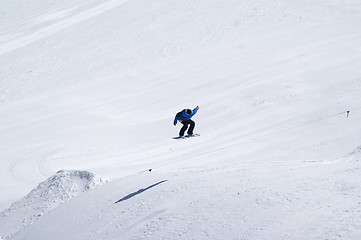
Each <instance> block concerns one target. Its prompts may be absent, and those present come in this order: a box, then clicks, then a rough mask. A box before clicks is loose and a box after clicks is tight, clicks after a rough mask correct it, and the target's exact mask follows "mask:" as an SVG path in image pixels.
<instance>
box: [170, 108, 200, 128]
mask: <svg viewBox="0 0 361 240" xmlns="http://www.w3.org/2000/svg"><path fill="white" fill-rule="evenodd" d="M197 111H198V108H195V109H193V111H192V113H191V114H190V115H188V114H186V109H183V111H181V112H179V113H177V115H175V118H174V121H173V124H174V125H175V124H177V121H187V120H189V119H191V117H193V116H194V114H196V113H197Z"/></svg>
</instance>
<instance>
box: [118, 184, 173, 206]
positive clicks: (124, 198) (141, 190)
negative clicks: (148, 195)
mask: <svg viewBox="0 0 361 240" xmlns="http://www.w3.org/2000/svg"><path fill="white" fill-rule="evenodd" d="M166 181H168V180H163V181H160V182H158V183H155V184H153V185H150V186H149V187H147V188H142V189H139V190H138V191H136V192H133V193H131V194H129V195H127V196H125V197H123V198H122V199H119V200H118V201H116V202H115V203H114V204H117V203H120V202H123V201H125V200H128V199H129V198H132V197H134V196H136V195H138V194H141V193H142V192H144V191H147V190H149V189H151V188H152V187H155V186H157V185H159V184H161V183H164V182H166Z"/></svg>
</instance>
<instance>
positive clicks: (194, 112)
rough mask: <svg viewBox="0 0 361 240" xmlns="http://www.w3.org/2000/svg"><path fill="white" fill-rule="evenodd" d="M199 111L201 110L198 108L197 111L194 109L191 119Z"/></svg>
mask: <svg viewBox="0 0 361 240" xmlns="http://www.w3.org/2000/svg"><path fill="white" fill-rule="evenodd" d="M198 110H199V107H198V106H197V107H196V108H195V109H193V111H192V115H191V117H193V116H194V115H195V114H196V113H197V112H198Z"/></svg>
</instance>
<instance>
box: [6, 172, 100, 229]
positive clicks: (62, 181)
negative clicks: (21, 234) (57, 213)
mask: <svg viewBox="0 0 361 240" xmlns="http://www.w3.org/2000/svg"><path fill="white" fill-rule="evenodd" d="M104 182H105V181H104V180H103V179H101V178H99V177H96V176H95V175H94V174H92V173H90V172H87V171H69V170H61V171H58V172H57V173H56V174H55V175H54V176H52V177H50V178H48V179H47V180H46V181H44V182H42V183H40V184H39V186H37V187H36V188H35V189H34V190H32V191H31V192H30V193H29V194H28V195H26V196H25V197H24V198H23V199H21V200H19V201H17V202H15V203H14V204H12V205H11V206H10V207H9V208H8V209H6V210H5V211H3V212H2V213H1V218H0V225H1V226H2V228H1V233H0V234H1V235H2V236H10V235H11V234H14V233H15V232H17V231H19V230H20V229H21V228H23V227H26V226H28V225H30V224H32V223H34V222H36V221H37V220H38V219H39V218H40V217H41V216H42V215H44V214H47V213H48V212H49V211H51V210H53V209H54V208H57V207H59V206H60V205H62V204H64V203H65V202H67V201H69V200H70V199H72V198H74V197H76V196H78V195H79V194H80V193H82V192H85V191H88V190H90V189H92V188H94V187H95V186H97V185H100V184H102V183H104ZM19 220H21V221H19ZM3 231H5V232H3ZM7 231H9V232H7Z"/></svg>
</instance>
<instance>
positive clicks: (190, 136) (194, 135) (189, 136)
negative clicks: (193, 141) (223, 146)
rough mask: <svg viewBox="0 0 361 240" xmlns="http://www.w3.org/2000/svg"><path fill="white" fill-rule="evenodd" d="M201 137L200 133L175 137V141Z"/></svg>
mask: <svg viewBox="0 0 361 240" xmlns="http://www.w3.org/2000/svg"><path fill="white" fill-rule="evenodd" d="M199 136H200V134H199V133H195V134H192V135H185V136H178V137H174V138H173V139H185V138H192V137H199Z"/></svg>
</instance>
